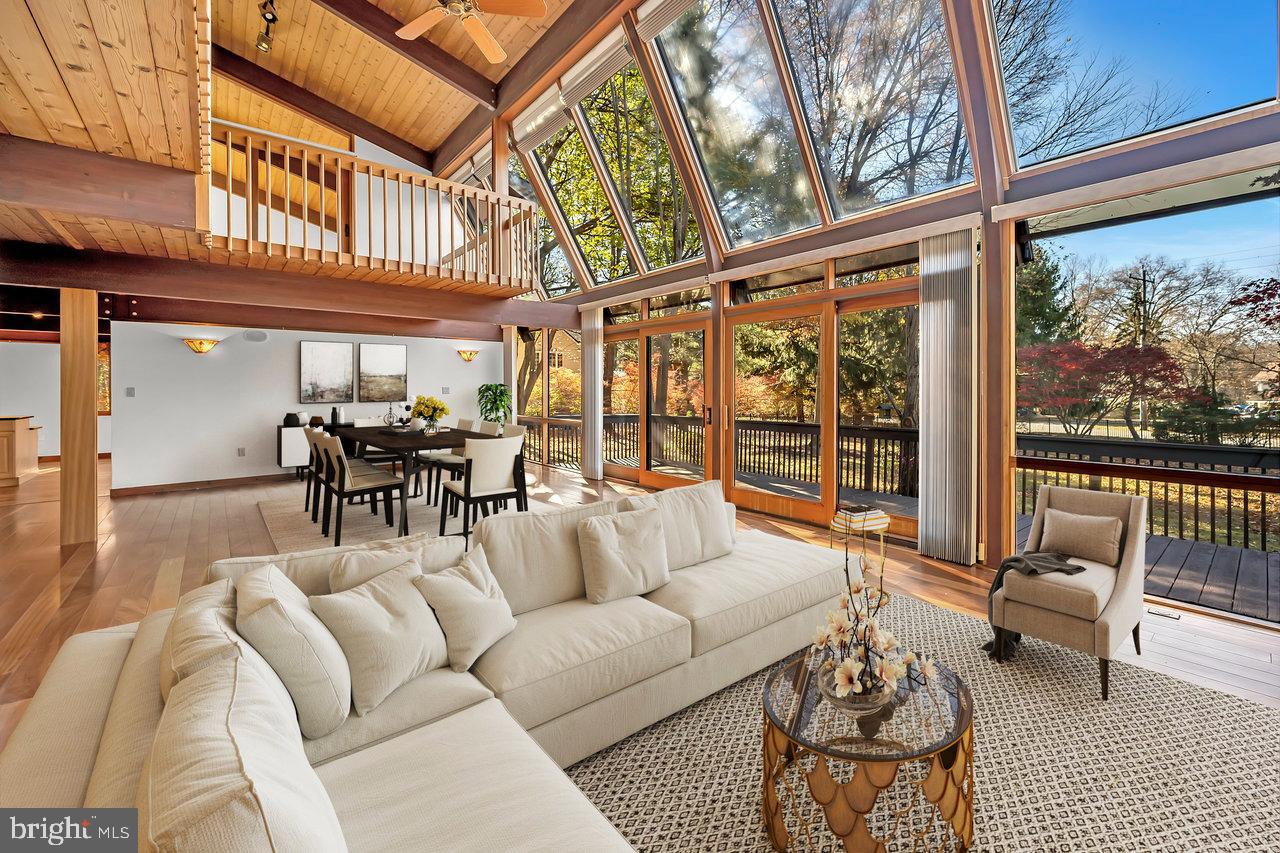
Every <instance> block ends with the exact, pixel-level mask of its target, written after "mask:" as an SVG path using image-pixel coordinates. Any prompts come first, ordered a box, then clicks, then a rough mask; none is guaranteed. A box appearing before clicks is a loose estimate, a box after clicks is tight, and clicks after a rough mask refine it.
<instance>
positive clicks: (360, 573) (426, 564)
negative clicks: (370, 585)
mask: <svg viewBox="0 0 1280 853" xmlns="http://www.w3.org/2000/svg"><path fill="white" fill-rule="evenodd" d="M465 551H466V543H465V542H464V541H463V540H462V539H460V538H458V537H457V536H437V537H432V538H430V539H418V540H415V541H412V542H411V541H408V540H406V541H405V542H404V543H403V544H402V545H399V546H395V545H393V546H390V547H386V548H371V549H366V550H356V551H348V552H347V553H345V554H342V555H341V556H339V557H338V559H337V560H335V561H334V563H333V568H332V569H330V571H329V591H330V592H346V591H347V590H349V589H355V588H356V587H358V586H360V584H362V583H364V582H366V581H370V580H373V579H374V578H376V577H377V576H378V575H380V574H382V573H383V572H389V571H391V570H392V569H394V568H396V567H397V566H402V565H404V564H405V563H417V564H418V568H419V569H421V570H422V571H423V572H438V571H440V570H441V569H447V568H449V567H450V566H456V565H458V562H459V561H460V560H461V559H462V555H463V554H464V553H465Z"/></svg>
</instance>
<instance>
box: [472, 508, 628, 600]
mask: <svg viewBox="0 0 1280 853" xmlns="http://www.w3.org/2000/svg"><path fill="white" fill-rule="evenodd" d="M617 511H618V505H617V502H616V501H601V502H599V503H593V504H585V505H583V506H573V507H565V508H564V509H557V510H551V511H550V512H536V513H528V512H519V513H517V512H504V513H501V514H499V515H491V516H489V517H488V518H484V519H481V520H480V523H479V524H477V525H476V527H475V531H474V532H473V533H472V534H471V535H472V536H473V537H474V539H475V541H476V542H477V543H479V544H480V545H483V546H484V553H485V556H486V557H487V558H488V560H489V568H490V569H491V570H492V571H493V576H494V577H495V578H497V579H498V586H500V587H502V594H503V595H505V596H506V598H507V603H508V604H510V605H511V612H512V613H514V614H515V615H516V616H519V615H520V614H521V613H527V612H528V611H530V610H537V609H538V608H540V607H550V606H551V605H552V604H559V603H561V602H563V601H572V600H573V599H575V598H582V597H583V596H584V595H586V587H585V585H584V584H583V580H582V552H581V551H580V550H579V548H578V522H579V521H582V519H584V518H591V517H592V516H596V515H607V514H612V513H615V512H617Z"/></svg>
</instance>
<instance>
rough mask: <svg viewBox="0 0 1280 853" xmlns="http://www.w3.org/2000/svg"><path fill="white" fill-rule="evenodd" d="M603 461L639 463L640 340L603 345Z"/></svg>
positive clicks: (625, 465) (632, 465) (630, 466)
mask: <svg viewBox="0 0 1280 853" xmlns="http://www.w3.org/2000/svg"><path fill="white" fill-rule="evenodd" d="M603 402H604V433H603V435H604V440H603V446H604V463H605V465H616V466H619V467H622V468H628V469H634V468H639V467H640V341H639V339H638V338H622V339H618V340H609V341H606V342H605V345H604V401H603Z"/></svg>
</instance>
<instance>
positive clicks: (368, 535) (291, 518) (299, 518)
mask: <svg viewBox="0 0 1280 853" xmlns="http://www.w3.org/2000/svg"><path fill="white" fill-rule="evenodd" d="M302 498H303V489H302V484H301V483H299V484H298V499H297V500H278V501H259V502H258V511H259V512H261V513H262V520H263V521H265V522H266V523H267V531H268V532H269V533H270V534H271V541H272V542H274V543H275V545H276V553H278V554H288V553H292V552H293V551H308V550H310V549H312V548H324V547H326V546H328V545H332V544H333V531H332V530H330V533H329V536H328V537H327V538H326V537H325V536H322V535H321V533H320V523H319V522H316V523H315V524H312V523H311V513H310V512H303V511H302ZM335 508H336V504H335ZM555 508H556V507H555V506H553V505H552V504H549V503H545V502H543V501H539V500H536V499H534V498H530V499H529V511H530V512H546V511H547V510H550V509H555ZM392 509H393V510H394V511H393V512H392V514H391V517H392V519H393V522H394V524H393V526H392V527H388V526H387V522H386V517H385V516H384V515H383V510H382V502H381V501H379V502H378V514H377V515H372V514H371V513H370V512H369V505H368V504H348V505H347V507H346V508H345V509H344V510H343V511H342V544H343V545H357V544H359V543H361V542H373V541H376V540H379V539H395V538H396V537H397V536H398V535H399V533H398V532H397V528H398V523H399V521H400V502H399V501H398V500H397V501H395V503H394V505H393V507H392ZM509 512H515V501H512V502H511V504H510V509H504V510H503V511H502V513H503V514H504V515H505V514H506V513H509ZM320 514H321V516H323V514H324V504H323V502H322V503H321V505H320ZM335 523H336V522H330V527H331V528H332V526H333V524H335ZM409 532H410V533H431V534H433V535H435V534H438V533H439V532H440V508H439V507H434V506H431V505H430V504H428V503H427V501H426V498H424V497H423V498H410V499H409ZM445 532H446V533H461V532H462V514H461V513H459V514H458V517H457V518H450V519H449V522H448V525H447V526H446V527H445Z"/></svg>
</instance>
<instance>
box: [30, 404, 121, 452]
mask: <svg viewBox="0 0 1280 853" xmlns="http://www.w3.org/2000/svg"><path fill="white" fill-rule="evenodd" d="M98 417H100V418H101V417H110V415H104V414H102V413H101V412H99V413H98ZM98 458H99V459H110V458H111V454H110V453H109V452H108V453H99V454H98ZM36 461H38V462H61V461H62V456H61V454H58V453H55V454H53V455H52V456H38V457H36Z"/></svg>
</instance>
